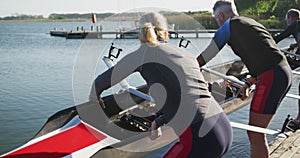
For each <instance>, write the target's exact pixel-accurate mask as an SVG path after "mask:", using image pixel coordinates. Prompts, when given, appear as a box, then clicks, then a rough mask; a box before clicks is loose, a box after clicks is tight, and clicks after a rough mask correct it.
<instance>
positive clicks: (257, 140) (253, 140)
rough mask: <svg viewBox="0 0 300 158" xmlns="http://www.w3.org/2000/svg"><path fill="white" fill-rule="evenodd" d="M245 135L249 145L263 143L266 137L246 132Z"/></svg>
mask: <svg viewBox="0 0 300 158" xmlns="http://www.w3.org/2000/svg"><path fill="white" fill-rule="evenodd" d="M247 135H248V138H249V141H250V143H251V144H258V143H264V141H265V139H266V136H265V135H264V134H261V133H257V132H251V131H247Z"/></svg>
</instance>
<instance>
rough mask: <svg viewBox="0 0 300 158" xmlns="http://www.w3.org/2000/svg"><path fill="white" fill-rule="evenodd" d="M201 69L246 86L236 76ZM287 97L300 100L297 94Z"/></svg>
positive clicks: (287, 95)
mask: <svg viewBox="0 0 300 158" xmlns="http://www.w3.org/2000/svg"><path fill="white" fill-rule="evenodd" d="M201 69H202V70H204V71H207V72H209V73H211V74H213V75H216V76H219V77H221V78H223V79H225V80H229V81H232V82H234V83H236V84H238V85H239V86H243V85H244V84H245V83H244V82H243V81H240V80H239V79H237V78H236V77H234V76H232V77H231V76H226V75H224V74H222V73H220V72H217V71H214V70H211V69H208V68H205V67H201ZM286 97H288V98H294V99H299V100H300V96H299V95H295V94H289V93H288V94H286Z"/></svg>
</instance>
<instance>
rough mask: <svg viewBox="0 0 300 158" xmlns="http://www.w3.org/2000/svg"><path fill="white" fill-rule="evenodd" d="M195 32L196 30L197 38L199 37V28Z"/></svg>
mask: <svg viewBox="0 0 300 158" xmlns="http://www.w3.org/2000/svg"><path fill="white" fill-rule="evenodd" d="M195 32H196V38H199V30H198V29H196V30H195Z"/></svg>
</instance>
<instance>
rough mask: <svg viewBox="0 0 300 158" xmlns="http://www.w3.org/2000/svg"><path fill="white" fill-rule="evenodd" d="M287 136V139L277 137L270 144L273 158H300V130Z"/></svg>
mask: <svg viewBox="0 0 300 158" xmlns="http://www.w3.org/2000/svg"><path fill="white" fill-rule="evenodd" d="M287 134H288V135H289V136H288V137H287V138H282V137H277V138H276V139H275V140H274V141H272V142H270V143H269V147H270V157H271V158H300V130H297V131H296V132H294V133H293V132H288V133H287Z"/></svg>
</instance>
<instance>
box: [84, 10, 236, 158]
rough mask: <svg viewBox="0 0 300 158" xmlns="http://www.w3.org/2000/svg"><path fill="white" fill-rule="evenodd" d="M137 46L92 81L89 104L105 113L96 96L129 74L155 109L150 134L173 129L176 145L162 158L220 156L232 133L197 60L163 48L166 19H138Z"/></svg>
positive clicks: (151, 15) (153, 15)
mask: <svg viewBox="0 0 300 158" xmlns="http://www.w3.org/2000/svg"><path fill="white" fill-rule="evenodd" d="M139 39H140V42H141V45H140V47H139V48H138V49H137V50H136V51H134V52H132V53H130V54H128V55H126V56H125V57H124V58H122V59H121V60H120V61H119V62H118V63H117V64H116V65H115V66H114V67H112V68H110V69H109V70H107V71H105V72H104V73H103V74H101V75H99V76H98V77H97V78H96V79H95V81H94V89H95V90H92V92H91V94H90V99H91V100H93V98H95V99H96V100H95V101H99V103H100V105H101V106H102V108H110V107H109V105H106V106H105V104H104V102H103V100H102V99H101V93H102V92H103V91H104V90H105V89H108V88H109V87H111V86H112V85H115V84H116V83H118V82H120V81H121V80H123V79H124V78H125V77H127V76H129V75H130V74H132V73H134V72H139V73H140V74H141V76H142V77H143V78H144V79H145V80H146V82H147V86H148V88H149V95H150V96H151V97H152V98H153V99H154V102H155V105H156V108H157V109H159V110H158V112H157V113H156V115H155V119H154V121H153V122H152V124H151V128H150V129H149V130H151V131H152V136H153V137H152V138H153V139H155V138H157V137H159V136H161V134H162V133H160V132H156V131H157V129H158V128H159V127H160V126H163V125H167V126H170V127H172V129H173V130H174V132H175V133H176V134H177V135H178V136H179V141H178V142H176V143H175V144H173V145H172V147H171V148H169V150H168V151H167V152H166V153H165V154H164V157H203V158H204V157H208V158H214V157H221V156H222V155H224V153H225V152H226V151H228V149H229V148H230V146H231V143H232V129H231V126H230V123H229V120H228V118H227V116H226V114H225V113H224V112H223V110H222V109H221V108H220V106H219V104H218V103H217V102H216V101H215V100H214V98H213V97H212V96H211V94H210V92H209V91H208V86H207V83H206V82H205V80H204V78H203V75H202V73H201V72H200V70H199V65H198V63H197V60H196V57H195V56H193V55H192V54H191V53H189V52H187V51H186V50H183V49H180V48H178V47H176V46H174V45H171V44H168V43H167V39H168V30H167V22H166V18H164V17H163V16H162V15H161V14H159V13H147V14H144V15H143V16H142V17H141V19H140V33H139Z"/></svg>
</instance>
